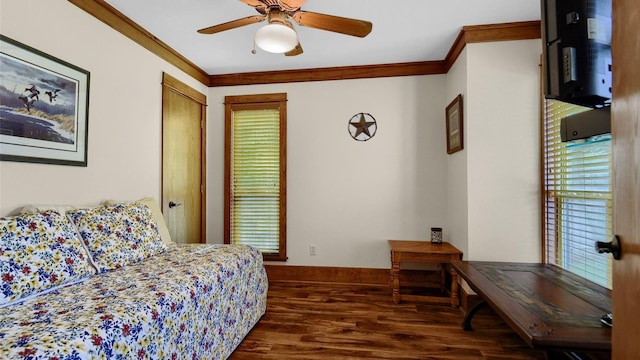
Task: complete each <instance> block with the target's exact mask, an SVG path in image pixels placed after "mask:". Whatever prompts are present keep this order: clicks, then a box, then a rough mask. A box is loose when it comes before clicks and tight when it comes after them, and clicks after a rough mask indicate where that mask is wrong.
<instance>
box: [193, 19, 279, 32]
mask: <svg viewBox="0 0 640 360" xmlns="http://www.w3.org/2000/svg"><path fill="white" fill-rule="evenodd" d="M266 18H267V17H266V16H265V15H254V16H248V17H246V18H242V19H237V20H232V21H229V22H226V23H223V24H218V25H213V26H209V27H206V28H203V29H200V30H198V32H199V33H200V34H215V33H219V32H221V31H226V30H231V29H235V28H238V27H241V26H245V25H250V24H254V23H257V22H260V21H262V20H264V19H266Z"/></svg>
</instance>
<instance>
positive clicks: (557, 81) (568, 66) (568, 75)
mask: <svg viewBox="0 0 640 360" xmlns="http://www.w3.org/2000/svg"><path fill="white" fill-rule="evenodd" d="M611 1H612V0H541V2H542V40H543V42H544V45H545V46H544V47H543V48H544V58H545V79H544V82H545V84H544V87H545V97H546V98H548V99H556V100H560V101H564V102H568V103H572V104H577V105H581V106H588V107H593V108H595V107H603V106H607V105H609V104H610V103H611V86H612V85H611V82H612V74H611Z"/></svg>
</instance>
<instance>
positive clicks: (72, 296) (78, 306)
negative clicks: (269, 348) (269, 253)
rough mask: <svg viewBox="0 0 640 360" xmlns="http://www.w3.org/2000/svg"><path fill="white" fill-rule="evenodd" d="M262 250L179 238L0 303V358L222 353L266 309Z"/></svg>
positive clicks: (235, 343) (198, 356)
mask: <svg viewBox="0 0 640 360" xmlns="http://www.w3.org/2000/svg"><path fill="white" fill-rule="evenodd" d="M267 288H268V282H267V276H266V273H265V271H264V267H263V264H262V255H261V254H260V253H259V252H258V251H257V250H255V249H253V248H250V247H247V246H242V245H177V246H172V247H170V248H169V249H168V251H166V252H165V253H163V254H162V255H157V256H155V257H152V258H150V259H147V260H145V261H142V262H140V263H136V264H132V265H127V266H125V267H123V268H121V269H117V270H113V271H108V272H105V273H102V274H98V275H94V276H91V277H89V278H88V279H86V280H85V281H83V282H81V283H77V284H72V285H69V286H66V287H63V288H60V289H58V290H55V291H52V292H50V293H47V294H43V295H41V296H36V297H35V298H32V299H29V300H27V301H25V302H22V303H19V304H14V305H10V306H7V307H5V308H1V309H0V359H59V360H63V359H226V358H227V357H228V356H229V355H230V354H231V353H232V352H233V350H234V349H235V348H236V347H237V346H238V344H240V342H241V341H242V339H243V338H244V337H245V336H246V334H247V333H248V332H249V331H250V330H251V328H252V327H253V326H254V325H255V324H256V323H257V322H258V320H259V319H260V317H261V316H262V315H263V314H264V312H265V309H266V298H267Z"/></svg>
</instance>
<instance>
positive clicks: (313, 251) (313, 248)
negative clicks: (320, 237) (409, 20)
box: [309, 245, 316, 256]
mask: <svg viewBox="0 0 640 360" xmlns="http://www.w3.org/2000/svg"><path fill="white" fill-rule="evenodd" d="M315 254H316V246H315V245H309V255H312V256H313V255H315Z"/></svg>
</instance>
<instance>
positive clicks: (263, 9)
mask: <svg viewBox="0 0 640 360" xmlns="http://www.w3.org/2000/svg"><path fill="white" fill-rule="evenodd" d="M240 1H242V2H243V3H245V4H247V5H249V6H253V7H254V8H256V10H257V11H258V12H259V13H260V14H266V13H267V4H265V3H263V2H262V1H260V0H240Z"/></svg>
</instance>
